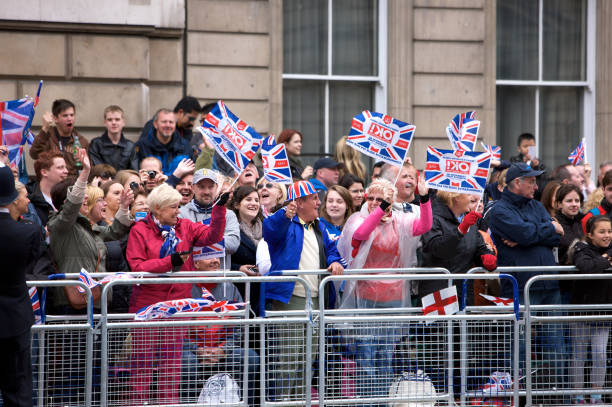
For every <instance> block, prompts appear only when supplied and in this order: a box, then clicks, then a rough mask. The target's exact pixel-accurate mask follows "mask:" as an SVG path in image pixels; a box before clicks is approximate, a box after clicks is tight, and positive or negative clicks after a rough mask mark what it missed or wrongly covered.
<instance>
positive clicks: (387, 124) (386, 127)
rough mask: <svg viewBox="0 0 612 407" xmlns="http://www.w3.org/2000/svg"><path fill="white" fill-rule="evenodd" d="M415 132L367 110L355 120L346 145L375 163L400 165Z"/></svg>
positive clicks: (412, 128)
mask: <svg viewBox="0 0 612 407" xmlns="http://www.w3.org/2000/svg"><path fill="white" fill-rule="evenodd" d="M415 129H416V127H415V126H413V125H412V124H409V123H405V122H402V121H400V120H397V119H394V118H393V117H391V116H388V115H386V114H382V113H376V112H370V111H369V110H364V111H363V112H361V113H359V114H358V115H357V116H355V117H353V122H352V126H351V131H350V132H349V135H348V138H347V140H346V144H348V145H349V146H351V147H353V148H354V149H355V150H357V151H359V152H360V153H363V154H366V155H369V156H370V157H373V158H374V159H376V160H381V161H384V162H387V163H389V164H393V165H397V166H401V165H402V164H403V163H404V161H405V160H406V154H407V153H408V148H409V147H410V142H411V141H412V135H413V134H414V130H415Z"/></svg>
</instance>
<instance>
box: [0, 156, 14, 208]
mask: <svg viewBox="0 0 612 407" xmlns="http://www.w3.org/2000/svg"><path fill="white" fill-rule="evenodd" d="M18 196H19V192H17V190H16V189H15V178H14V177H13V171H11V169H10V168H9V167H8V166H6V165H4V164H2V163H0V206H5V205H8V204H10V203H11V202H13V201H14V200H15V199H17V197H18Z"/></svg>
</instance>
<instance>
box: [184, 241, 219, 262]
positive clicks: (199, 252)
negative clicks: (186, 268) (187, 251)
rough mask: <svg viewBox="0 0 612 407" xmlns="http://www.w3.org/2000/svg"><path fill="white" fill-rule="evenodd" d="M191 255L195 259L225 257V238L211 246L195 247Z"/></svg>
mask: <svg viewBox="0 0 612 407" xmlns="http://www.w3.org/2000/svg"><path fill="white" fill-rule="evenodd" d="M191 255H192V256H193V261H197V260H205V259H214V258H216V257H225V239H223V240H221V241H220V242H218V243H215V244H211V245H209V246H204V247H194V248H193V252H192V253H191Z"/></svg>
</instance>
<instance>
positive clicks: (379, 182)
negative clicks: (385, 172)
mask: <svg viewBox="0 0 612 407" xmlns="http://www.w3.org/2000/svg"><path fill="white" fill-rule="evenodd" d="M374 191H379V192H382V194H383V196H387V195H388V194H389V193H392V194H393V199H395V196H396V195H397V188H395V185H393V184H392V183H391V181H388V180H386V179H384V178H380V177H378V178H376V179H375V180H374V181H372V183H371V184H370V185H368V187H367V188H366V195H367V194H370V193H372V192H374Z"/></svg>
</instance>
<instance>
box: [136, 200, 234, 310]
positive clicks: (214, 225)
mask: <svg viewBox="0 0 612 407" xmlns="http://www.w3.org/2000/svg"><path fill="white" fill-rule="evenodd" d="M175 231H176V236H177V237H178V239H179V243H178V245H177V247H176V251H177V252H182V251H188V250H191V248H192V247H193V246H207V245H210V244H213V243H217V242H220V241H221V239H223V233H224V231H225V207H224V206H215V207H214V208H213V210H212V214H211V222H210V226H207V225H203V224H201V223H194V222H192V221H190V220H189V219H179V220H178V222H177V223H176V226H175ZM163 242H164V240H163V239H162V237H161V232H160V231H159V230H158V228H157V226H155V223H154V221H153V218H152V217H151V214H149V215H148V216H147V217H146V218H145V219H144V220H142V221H140V222H136V224H135V225H134V226H133V227H132V230H131V231H130V236H129V238H128V245H127V251H126V257H127V261H128V263H129V264H130V268H131V269H132V271H134V272H137V271H140V272H147V273H165V272H168V271H171V270H172V262H171V260H170V256H167V257H164V258H162V259H160V258H159V251H160V249H161V246H162V244H163ZM194 269H195V266H194V264H193V259H192V257H191V256H190V257H189V258H188V259H187V261H186V262H185V263H184V264H183V266H182V267H181V270H183V271H190V270H194ZM191 286H192V284H141V285H138V286H134V289H133V291H132V296H131V298H130V312H136V311H138V310H139V309H140V308H142V307H146V306H148V305H151V304H154V303H156V302H159V301H167V300H178V299H182V298H190V297H191Z"/></svg>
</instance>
